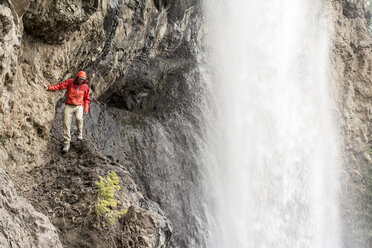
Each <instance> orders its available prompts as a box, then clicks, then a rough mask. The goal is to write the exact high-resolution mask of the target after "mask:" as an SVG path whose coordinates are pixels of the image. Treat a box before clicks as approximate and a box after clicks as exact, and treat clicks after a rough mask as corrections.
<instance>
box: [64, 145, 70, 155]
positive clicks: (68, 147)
mask: <svg viewBox="0 0 372 248" xmlns="http://www.w3.org/2000/svg"><path fill="white" fill-rule="evenodd" d="M68 150H70V143H68V144H63V149H62V151H63V152H64V153H66V152H68Z"/></svg>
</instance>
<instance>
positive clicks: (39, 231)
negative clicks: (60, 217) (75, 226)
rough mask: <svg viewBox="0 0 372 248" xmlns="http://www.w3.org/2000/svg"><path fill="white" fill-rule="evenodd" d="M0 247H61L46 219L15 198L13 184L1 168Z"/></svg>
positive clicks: (15, 193)
mask: <svg viewBox="0 0 372 248" xmlns="http://www.w3.org/2000/svg"><path fill="white" fill-rule="evenodd" d="M0 228H1V232H0V246H1V247H40V248H42V247H56V248H59V247H62V244H61V242H60V240H59V237H58V233H57V230H56V229H55V227H54V226H53V225H52V223H50V221H49V219H48V218H47V217H46V216H45V215H43V214H41V213H39V212H37V211H35V210H34V208H33V206H32V205H31V204H29V203H28V202H27V201H26V199H24V198H23V197H20V196H18V194H17V191H16V190H15V188H14V185H13V183H12V182H11V181H10V179H9V177H8V176H7V175H6V173H5V172H4V171H3V170H1V169H0Z"/></svg>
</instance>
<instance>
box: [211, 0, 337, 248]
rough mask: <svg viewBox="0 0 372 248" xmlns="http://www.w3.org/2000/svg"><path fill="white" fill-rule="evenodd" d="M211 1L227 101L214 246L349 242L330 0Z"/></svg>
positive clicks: (217, 73) (217, 77) (217, 165)
mask: <svg viewBox="0 0 372 248" xmlns="http://www.w3.org/2000/svg"><path fill="white" fill-rule="evenodd" d="M205 9H206V17H207V23H208V25H207V28H208V38H207V44H208V46H209V48H208V50H209V55H210V59H211V64H212V68H213V76H212V77H213V80H212V84H213V86H214V88H215V89H216V92H215V99H216V106H217V117H216V118H217V121H216V122H213V127H214V128H215V130H216V133H215V134H214V135H213V139H212V140H213V141H211V143H210V147H212V148H211V149H210V151H209V153H208V154H207V156H209V157H212V158H214V160H213V159H210V161H209V163H208V171H207V174H208V178H209V181H208V186H206V187H208V188H211V191H210V192H211V198H212V200H211V201H210V202H209V205H208V207H207V209H208V211H209V213H210V221H209V222H210V237H209V241H208V242H209V245H208V247H213V248H227V247H231V248H241V247H252V248H260V247H262V248H266V247H272V248H281V247H283V248H296V247H299V248H307V247H309V248H320V247H324V248H331V247H332V248H338V247H341V246H340V240H339V231H340V227H339V221H338V196H337V194H338V179H337V178H338V142H337V135H336V133H337V128H336V125H335V124H334V122H333V113H332V112H331V111H332V110H331V108H332V99H331V93H330V86H329V80H328V77H327V75H328V67H329V66H328V59H329V57H328V56H329V34H328V20H327V1H325V0H324V1H322V0H266V1H260V0H228V1H226V0H208V1H207V3H206V8H205ZM213 161H215V162H213Z"/></svg>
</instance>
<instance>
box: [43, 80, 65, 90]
mask: <svg viewBox="0 0 372 248" xmlns="http://www.w3.org/2000/svg"><path fill="white" fill-rule="evenodd" d="M68 84H69V81H68V80H65V81H63V82H62V83H59V84H56V85H49V86H48V85H44V89H45V90H64V89H67V86H68Z"/></svg>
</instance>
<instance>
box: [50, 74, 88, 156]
mask: <svg viewBox="0 0 372 248" xmlns="http://www.w3.org/2000/svg"><path fill="white" fill-rule="evenodd" d="M86 81H87V74H86V73H85V72H83V71H79V72H78V74H77V75H76V77H75V78H74V79H73V78H71V79H67V80H65V81H63V82H62V83H59V84H56V85H50V86H45V90H48V91H50V90H64V89H67V93H66V101H65V111H64V118H63V152H68V150H69V149H70V141H71V133H70V130H71V121H72V117H73V116H75V120H76V126H77V134H78V136H77V139H78V140H82V139H83V112H84V115H87V114H88V111H89V102H90V98H89V87H88V85H87V84H86V83H85V82H86Z"/></svg>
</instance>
